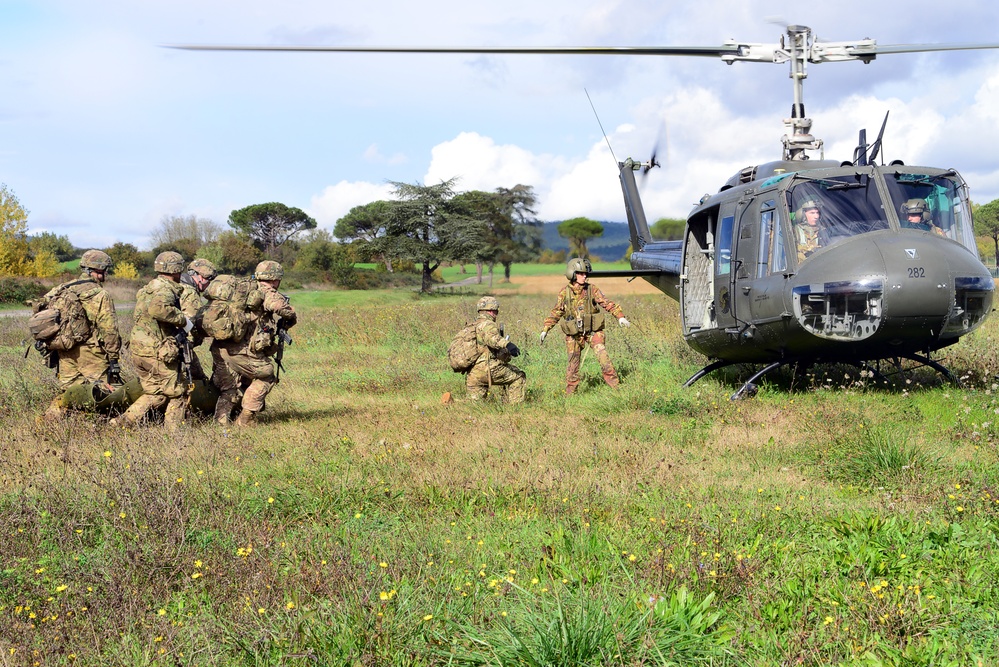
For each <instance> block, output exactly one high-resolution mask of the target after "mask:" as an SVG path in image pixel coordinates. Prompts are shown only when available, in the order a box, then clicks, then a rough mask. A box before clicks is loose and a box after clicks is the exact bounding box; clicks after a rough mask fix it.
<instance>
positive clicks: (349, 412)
mask: <svg viewBox="0 0 999 667" xmlns="http://www.w3.org/2000/svg"><path fill="white" fill-rule="evenodd" d="M359 414H360V411H359V410H356V409H354V408H352V407H351V406H349V405H329V406H326V407H321V408H308V409H303V408H299V407H296V406H293V405H283V406H281V408H279V409H276V410H274V411H273V412H271V411H269V410H265V411H264V412H263V415H265V416H264V417H263V418H262V419H261V422H266V423H271V424H283V423H292V422H314V421H317V420H329V421H336V422H339V421H343V420H350V419H352V418H354V417H355V416H358V415H359Z"/></svg>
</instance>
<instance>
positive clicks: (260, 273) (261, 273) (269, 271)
mask: <svg viewBox="0 0 999 667" xmlns="http://www.w3.org/2000/svg"><path fill="white" fill-rule="evenodd" d="M253 277H254V278H256V279H257V280H281V278H283V277H284V269H282V268H281V265H280V264H278V263H277V262H275V261H274V260H272V259H265V260H264V261H262V262H260V263H259V264H257V268H255V269H254V270H253Z"/></svg>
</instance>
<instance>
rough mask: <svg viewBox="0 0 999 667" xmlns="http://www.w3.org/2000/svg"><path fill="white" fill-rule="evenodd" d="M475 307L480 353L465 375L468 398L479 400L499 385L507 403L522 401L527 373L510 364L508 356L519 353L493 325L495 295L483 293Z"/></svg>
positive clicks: (495, 313) (476, 340) (496, 312)
mask: <svg viewBox="0 0 999 667" xmlns="http://www.w3.org/2000/svg"><path fill="white" fill-rule="evenodd" d="M475 308H476V310H478V311H479V317H478V318H477V319H476V320H475V344H476V345H477V346H478V349H479V350H481V353H480V354H479V357H478V359H476V361H475V364H474V365H473V366H472V369H471V370H470V371H469V372H468V375H467V376H466V377H465V391H466V392H467V393H468V398H470V399H471V400H473V401H478V400H481V399H483V398H485V397H486V395H487V394H488V393H489V390H490V389H492V388H493V387H502V388H503V389H504V399H505V401H506V402H507V403H523V402H524V392H525V388H526V385H527V374H526V373H524V371H522V370H520V369H519V368H517V367H516V366H514V365H513V364H511V363H510V359H511V357H516V356H519V355H520V350H519V349H517V346H516V345H514V344H513V343H511V342H509V341H508V340H507V339H506V338H505V337H504V336H503V335H502V334H501V333H500V330H499V328H498V327H497V326H496V316H497V315H499V301H498V300H497V299H496V297H494V296H484V297H482V298H481V299H479V303H478V304H476V306H475Z"/></svg>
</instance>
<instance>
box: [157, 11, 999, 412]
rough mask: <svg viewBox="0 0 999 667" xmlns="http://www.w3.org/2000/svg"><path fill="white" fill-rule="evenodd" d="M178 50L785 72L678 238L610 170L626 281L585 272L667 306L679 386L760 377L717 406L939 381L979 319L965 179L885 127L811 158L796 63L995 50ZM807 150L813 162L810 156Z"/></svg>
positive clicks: (634, 166)
mask: <svg viewBox="0 0 999 667" xmlns="http://www.w3.org/2000/svg"><path fill="white" fill-rule="evenodd" d="M174 48H183V49H193V50H228V51H233V50H237V51H247V50H250V51H334V52H337V51H339V52H375V53H384V52H389V53H480V54H489V53H492V54H517V53H521V54H553V55H554V54H613V55H666V56H700V57H718V58H720V59H721V60H722V61H723V62H726V63H728V64H732V63H735V62H765V63H788V64H789V66H790V78H791V82H792V88H793V102H792V105H791V113H790V117H789V118H787V119H784V124H785V126H786V127H787V128H788V133H787V134H785V135H784V137H783V138H782V143H783V155H782V157H781V159H780V160H777V161H774V162H768V163H765V164H760V165H751V166H748V167H745V168H743V169H741V170H740V171H739V172H738V173H736V174H734V175H733V176H732V177H731V178H729V179H728V180H727V181H725V183H724V184H723V185H722V186H721V187H720V188H719V190H718V192H717V193H715V194H708V195H704V197H702V198H701V200H700V202H699V203H698V204H697V205H696V206H695V207H694V209H693V210H692V211H691V213H690V214H689V215H688V217H687V223H686V228H685V232H684V238H683V240H682V241H667V242H656V241H654V240H653V239H652V236H651V234H650V232H649V226H648V222H647V219H646V216H645V212H644V209H643V207H642V202H641V197H640V194H639V188H638V184H637V181H636V178H635V174H636V172H639V171H641V172H644V173H648V172H649V170H651V169H652V168H654V167H656V166H659V165H658V162H657V160H656V158H655V155H654V154H653V157H652V158H651V159H650V160H647V161H644V162H641V161H635V160H632V159H630V158H629V159H627V160H624V161H621V162H618V169H619V173H620V181H621V187H622V192H623V194H624V202H625V208H626V211H627V216H628V225H629V229H630V232H631V241H632V248H633V254H632V256H631V266H632V268H631V270H625V271H601V272H593V273H592V274H591V276H592V277H601V276H603V277H612V276H627V277H642V278H643V279H645V280H647V281H648V282H649V283H651V284H652V285H654V286H655V287H656V288H658V289H659V290H661V291H662V292H664V293H665V294H666V295H668V296H670V297H672V298H674V299H676V300H677V301H679V303H680V316H681V319H682V327H683V337H684V339H685V340H686V342H687V343H688V344H689V345H690V347H691V348H693V349H694V350H696V351H697V352H700V353H701V354H703V355H705V356H706V357H708V360H709V363H707V364H706V365H705V366H704V367H703V368H702V369H701V370H699V371H698V372H697V373H695V374H694V375H693V376H691V377H690V378H689V379H688V380H687V381H686V383H685V386H690V385H692V384H693V383H694V382H696V381H697V380H699V379H700V378H702V377H704V376H705V375H707V374H708V373H711V372H712V371H715V370H718V369H720V368H724V367H726V366H730V365H733V364H754V365H762V366H763V367H762V368H761V369H760V370H758V371H757V372H756V373H754V374H753V375H752V377H750V378H749V380H747V381H746V382H745V383H744V384H743V385H742V386H741V387H740V389H739V390H738V391H736V392H735V394H733V395H732V398H733V399H737V398H743V397H746V396H751V395H752V394H754V393H755V391H756V384H755V383H756V382H757V381H758V380H759V379H760V378H761V377H763V376H764V375H766V374H767V373H769V372H771V371H774V370H775V369H778V368H780V367H782V366H786V365H794V367H796V368H798V369H801V368H807V367H808V366H810V365H813V364H817V363H825V362H845V363H849V364H854V365H857V366H861V367H864V368H868V369H870V370H873V371H876V372H877V373H878V374H880V371H879V370H878V369H876V368H875V367H874V366H871V363H872V362H880V361H883V360H887V361H893V362H895V364H896V365H900V362H901V360H903V359H904V360H910V361H913V362H916V363H918V364H921V365H925V366H928V367H930V368H932V369H934V370H936V371H937V372H939V373H941V374H943V375H945V376H946V377H948V378H950V379H951V380H953V376H952V375H951V374H950V372H949V371H948V369H947V368H946V367H944V366H943V365H942V364H940V363H939V362H938V361H936V360H934V359H932V358H931V356H930V355H932V353H934V352H936V351H938V350H941V349H943V348H945V347H947V346H949V345H953V344H954V343H956V342H957V341H958V340H959V339H960V338H961V337H962V336H964V335H965V334H968V333H970V332H972V331H974V330H975V329H976V328H978V327H979V326H980V325H981V324H982V323H983V322H984V321H985V319H986V317H987V316H988V315H989V313H990V312H991V311H992V302H993V297H994V293H995V283H994V281H993V278H992V275H991V273H990V272H989V270H988V268H987V267H986V266H985V265H984V264H983V263H982V262H981V261H980V259H979V257H978V250H977V245H976V243H975V237H974V230H973V227H972V218H971V202H970V200H969V189H968V185H967V183H965V181H964V180H963V179H962V178H961V176H960V175H959V174H958V173H957V171H955V170H953V169H941V168H936V167H920V166H908V165H905V164H903V163H902V162H901V161H900V160H894V161H891V162H890V163H888V164H884V160H883V159H882V160H881V162H880V164H879V162H878V157H879V154H880V151H881V144H882V138H883V134H884V131H885V127H886V123H887V116H886V117H885V123H883V124H882V127H881V132H880V133H879V134H878V137H877V139H876V140H874V141H873V142H871V143H868V142H867V139H866V132H865V131H863V130H861V131H860V140H859V144H858V146H857V148H856V149H855V151H854V154H853V156H852V159H851V160H847V161H840V160H833V159H825V156H824V150H823V142H822V140H821V139H817V138H816V137H815V136H813V135H812V134H811V128H812V121H811V119H809V118H807V117H806V115H805V105H804V101H803V83H804V79H805V78H806V76H807V69H806V68H807V64H808V63H812V64H819V63H827V62H840V61H848V60H861V61H863V62H865V63H869V62H870V61H872V60H874V59H875V58H876V57H877V56H878V55H882V54H894V53H916V52H925V51H951V50H968V49H993V48H999V44H911V45H906V44H903V45H882V46H879V45H877V43H876V41H875V40H873V39H862V40H857V41H851V42H826V41H819V40H818V39H817V38H815V36H814V35H813V33H812V31H811V29H810V28H808V27H804V26H797V25H790V26H787V27H786V31H785V34H784V35H783V36H782V38H781V40H780V42H779V43H777V44H755V43H741V42H736V41H734V40H730V41H727V42H725V43H723V44H722V45H721V46H717V47H481V48H478V47H471V48H464V47H461V48H458V47H455V48H451V47H342V46H197V45H186V46H175V47H174ZM809 152H818V153H819V157H818V159H811V157H810V156H809Z"/></svg>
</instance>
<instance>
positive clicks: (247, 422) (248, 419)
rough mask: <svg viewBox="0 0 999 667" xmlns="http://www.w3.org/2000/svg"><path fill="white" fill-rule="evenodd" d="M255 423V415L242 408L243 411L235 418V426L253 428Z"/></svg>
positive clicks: (251, 411)
mask: <svg viewBox="0 0 999 667" xmlns="http://www.w3.org/2000/svg"><path fill="white" fill-rule="evenodd" d="M256 421H257V413H256V412H254V411H253V410H247V409H246V408H243V411H242V412H240V413H239V416H238V417H236V421H235V424H236V426H253V425H254V424H255V423H256Z"/></svg>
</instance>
